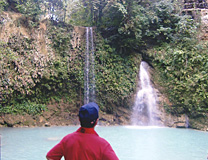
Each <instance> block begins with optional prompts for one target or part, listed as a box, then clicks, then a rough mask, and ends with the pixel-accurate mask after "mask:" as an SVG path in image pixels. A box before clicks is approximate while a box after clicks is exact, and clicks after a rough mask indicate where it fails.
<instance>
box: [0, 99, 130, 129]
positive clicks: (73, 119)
mask: <svg viewBox="0 0 208 160" xmlns="http://www.w3.org/2000/svg"><path fill="white" fill-rule="evenodd" d="M80 106H81V105H80V104H79V103H77V104H75V105H69V104H65V103H63V102H62V103H53V104H49V105H48V106H47V107H48V110H47V111H44V112H42V113H41V114H39V115H35V116H33V115H28V114H24V115H16V114H4V115H1V117H0V126H1V127H5V126H7V127H36V126H38V127H43V126H45V127H49V126H68V125H79V119H78V116H77V115H78V111H79V107H80ZM99 114H100V117H99V124H100V125H128V124H129V123H130V115H131V114H130V110H128V109H124V108H118V109H117V111H115V112H114V113H113V114H107V113H104V112H102V111H100V113H99Z"/></svg>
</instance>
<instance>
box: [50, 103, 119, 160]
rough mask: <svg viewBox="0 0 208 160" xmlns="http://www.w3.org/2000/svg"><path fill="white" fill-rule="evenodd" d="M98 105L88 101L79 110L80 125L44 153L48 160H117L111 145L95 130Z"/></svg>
mask: <svg viewBox="0 0 208 160" xmlns="http://www.w3.org/2000/svg"><path fill="white" fill-rule="evenodd" d="M98 113H99V107H98V105H97V104H96V103H94V102H90V103H88V104H85V105H83V106H82V107H81V108H80V110H79V120H80V124H81V127H80V128H79V129H78V130H77V131H76V132H73V133H71V134H68V135H67V136H65V137H64V138H63V139H62V140H61V141H60V142H59V143H58V144H57V145H56V146H54V147H53V148H52V149H51V150H50V151H49V152H48V153H47V155H46V158H47V159H48V160H60V159H61V157H62V156H64V158H65V160H118V157H117V156H116V154H115V152H114V151H113V149H112V147H111V145H110V144H109V143H108V142H107V141H106V140H105V139H103V138H101V137H99V135H98V134H97V133H96V132H95V130H94V128H95V126H96V124H97V122H98V117H99V114H98Z"/></svg>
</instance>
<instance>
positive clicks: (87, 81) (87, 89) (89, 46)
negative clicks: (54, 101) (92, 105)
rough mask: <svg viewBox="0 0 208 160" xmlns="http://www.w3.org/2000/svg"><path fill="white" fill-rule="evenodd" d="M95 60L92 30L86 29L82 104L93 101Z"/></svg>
mask: <svg viewBox="0 0 208 160" xmlns="http://www.w3.org/2000/svg"><path fill="white" fill-rule="evenodd" d="M94 70H95V58H94V41H93V28H92V27H86V52H85V68H84V104H86V103H89V102H93V101H95V98H96V97H95V71H94Z"/></svg>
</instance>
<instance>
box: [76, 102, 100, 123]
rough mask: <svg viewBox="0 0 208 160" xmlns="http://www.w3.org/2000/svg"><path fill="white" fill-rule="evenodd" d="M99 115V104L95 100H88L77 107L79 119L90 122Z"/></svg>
mask: <svg viewBox="0 0 208 160" xmlns="http://www.w3.org/2000/svg"><path fill="white" fill-rule="evenodd" d="M98 117H99V106H98V105H97V104H96V103H95V102H90V103H87V104H85V105H83V106H82V107H81V108H80V109H79V118H80V120H83V121H86V122H92V121H94V120H96V119H98Z"/></svg>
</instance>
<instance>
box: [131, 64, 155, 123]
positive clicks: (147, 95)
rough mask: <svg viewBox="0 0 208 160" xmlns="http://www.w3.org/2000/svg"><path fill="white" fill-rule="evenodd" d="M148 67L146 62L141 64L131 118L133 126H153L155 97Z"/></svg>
mask: <svg viewBox="0 0 208 160" xmlns="http://www.w3.org/2000/svg"><path fill="white" fill-rule="evenodd" d="M148 67H149V66H148V64H147V63H146V62H144V61H142V62H141V64H140V71H139V78H140V81H139V86H138V88H139V90H138V92H137V95H136V99H135V103H134V106H133V113H132V118H131V120H132V124H133V125H155V118H154V113H156V105H157V103H156V98H157V96H156V93H155V92H154V88H153V87H152V85H151V82H150V77H149V74H148Z"/></svg>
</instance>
